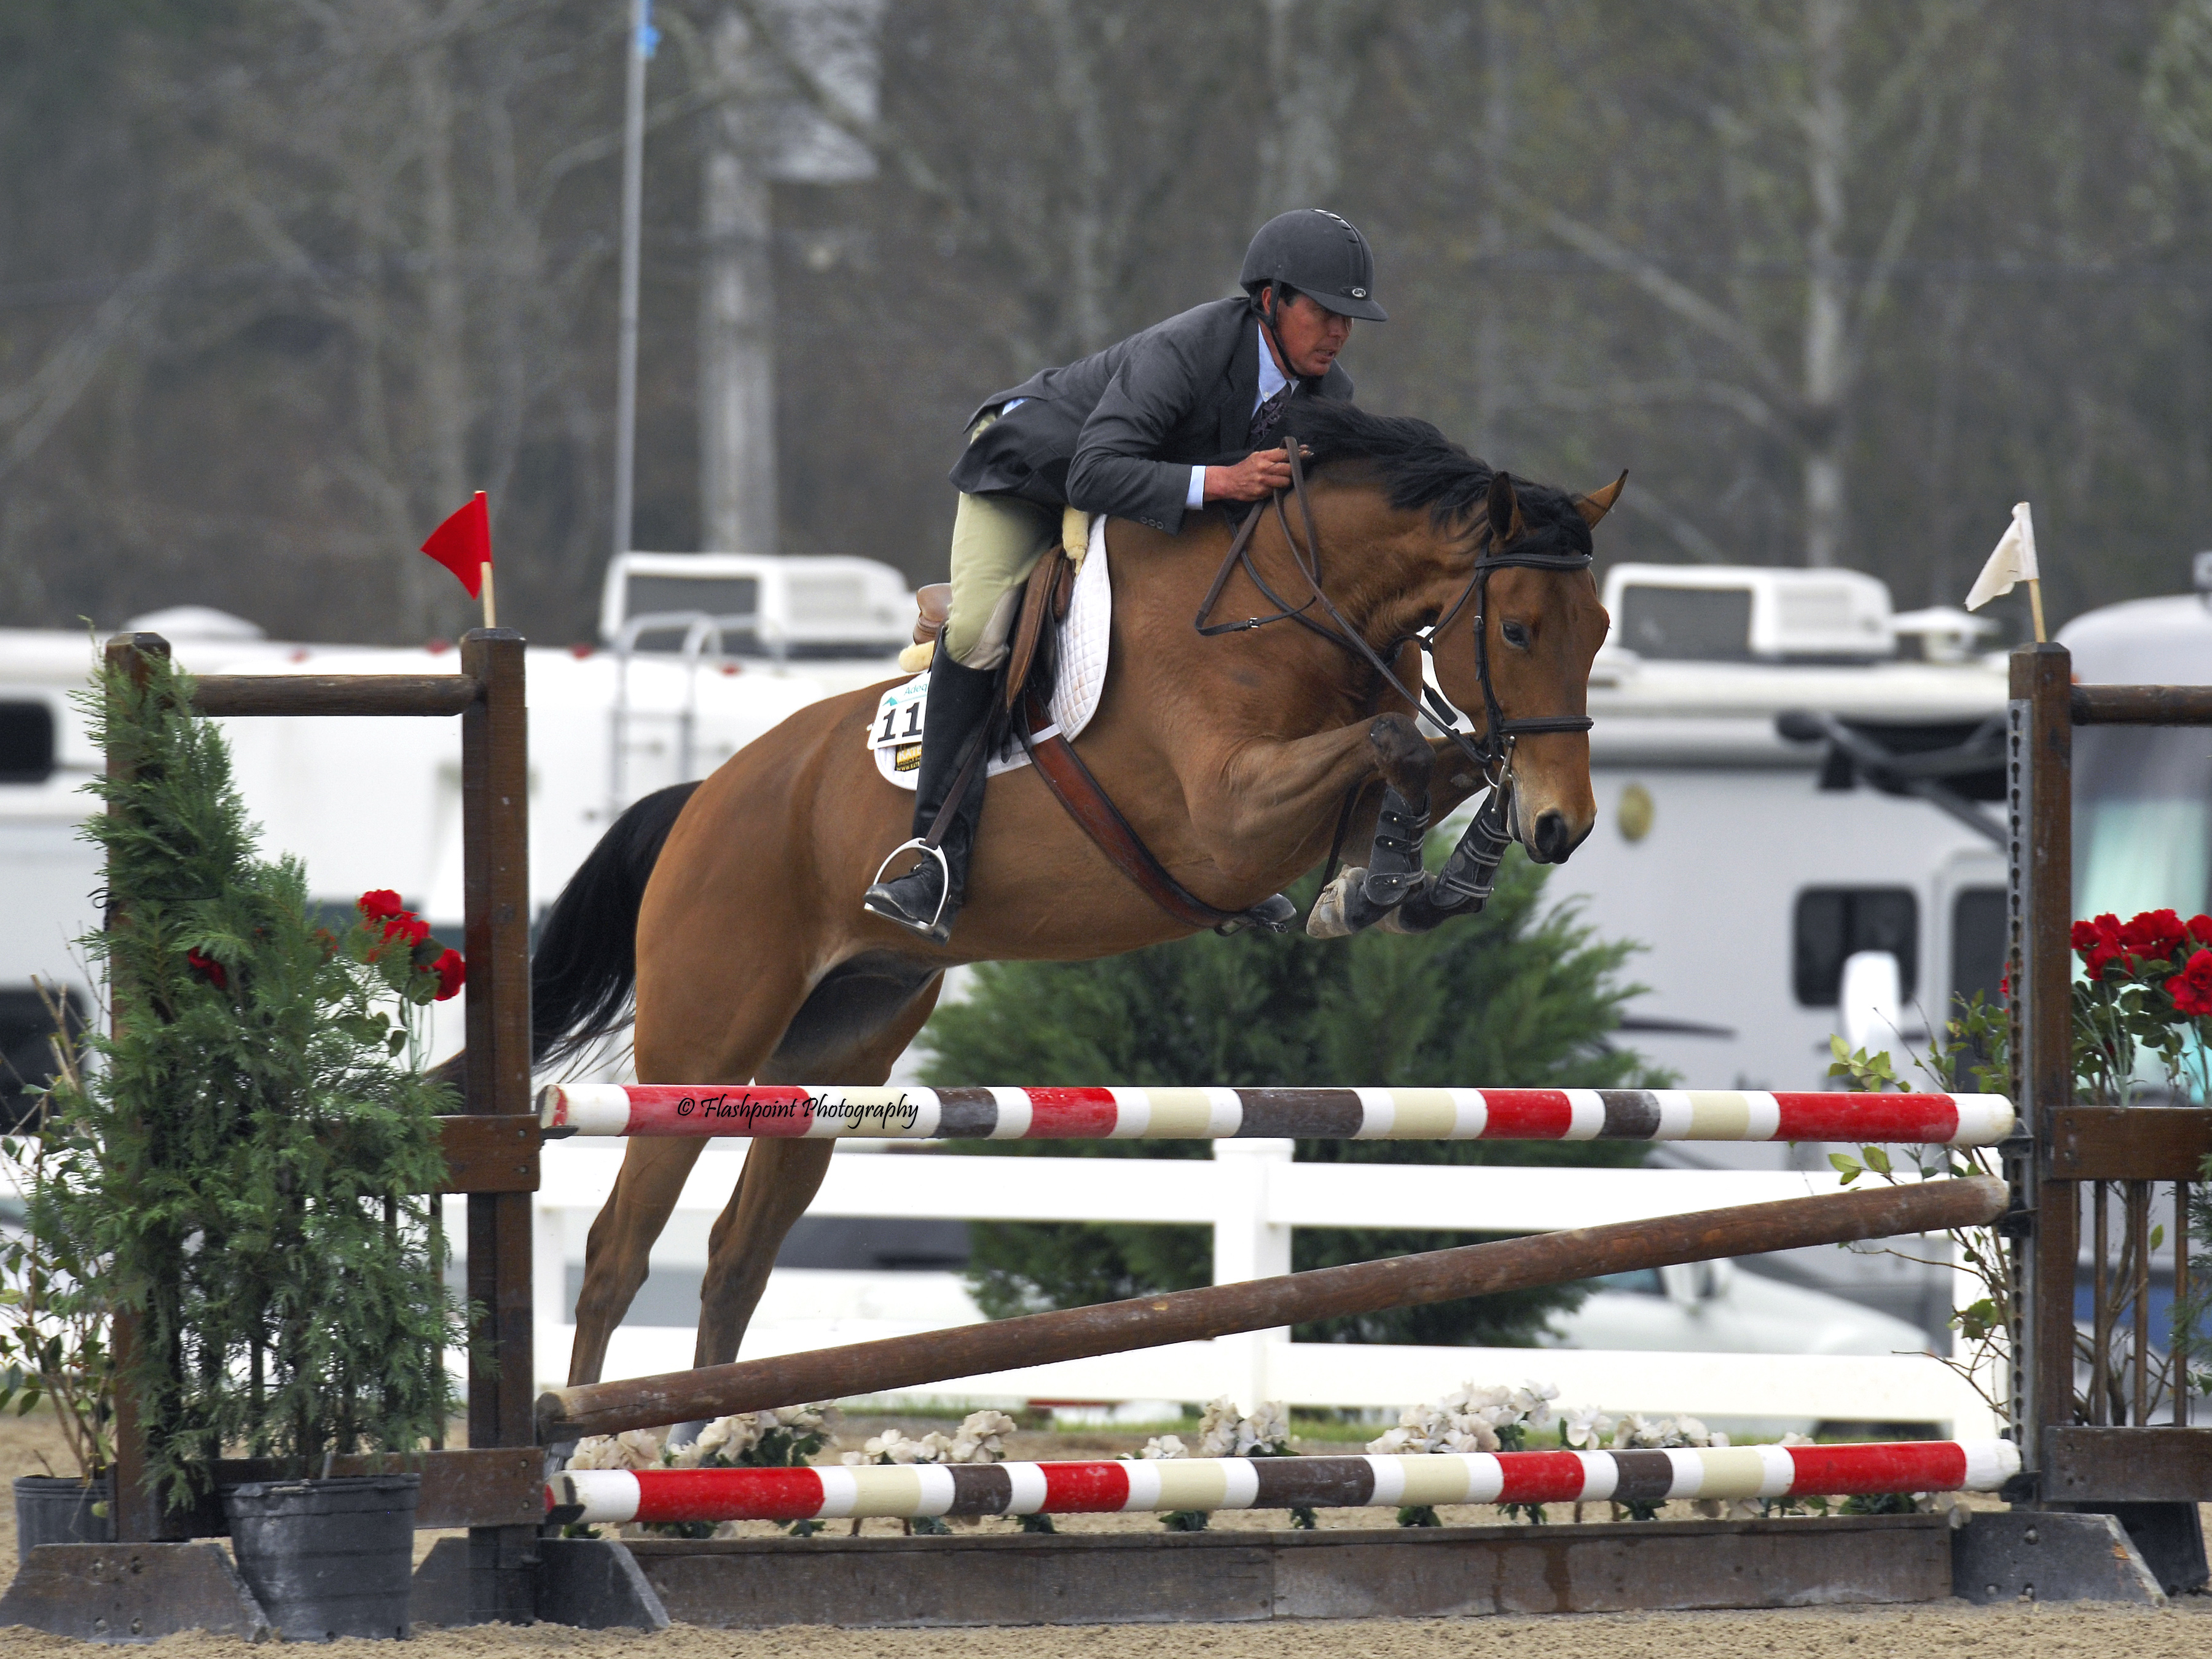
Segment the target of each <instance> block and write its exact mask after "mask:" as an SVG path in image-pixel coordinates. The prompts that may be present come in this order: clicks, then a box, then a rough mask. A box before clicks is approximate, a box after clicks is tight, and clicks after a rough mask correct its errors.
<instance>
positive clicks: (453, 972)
mask: <svg viewBox="0 0 2212 1659" xmlns="http://www.w3.org/2000/svg"><path fill="white" fill-rule="evenodd" d="M2201 954H2202V955H2203V956H2204V957H2207V958H2208V959H2212V951H2203V952H2202V953H2201ZM430 971H431V972H432V973H434V974H435V975H437V976H438V995H437V998H436V1000H438V1001H440V1002H443V1001H445V1000H447V998H448V997H451V996H453V995H455V994H458V993H459V990H460V988H461V981H464V980H465V979H466V978H467V977H468V964H467V963H464V962H463V961H462V960H461V953H460V952H459V951H456V950H454V949H453V948H452V947H451V946H450V945H448V946H447V950H446V954H445V955H443V956H441V957H439V958H438V959H437V960H436V961H435V962H434V963H431V964H430Z"/></svg>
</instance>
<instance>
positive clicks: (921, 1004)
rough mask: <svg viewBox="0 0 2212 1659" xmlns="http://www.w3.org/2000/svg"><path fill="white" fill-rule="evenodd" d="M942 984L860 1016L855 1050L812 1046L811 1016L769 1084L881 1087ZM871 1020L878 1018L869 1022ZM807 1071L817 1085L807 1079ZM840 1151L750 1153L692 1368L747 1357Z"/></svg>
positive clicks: (931, 981)
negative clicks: (759, 1316) (755, 1324)
mask: <svg viewBox="0 0 2212 1659" xmlns="http://www.w3.org/2000/svg"><path fill="white" fill-rule="evenodd" d="M943 983H944V981H942V980H940V979H939V978H938V977H937V976H936V975H935V974H934V973H932V974H930V975H929V976H928V977H927V980H926V981H925V982H922V983H921V984H919V985H916V986H912V987H910V988H909V989H908V991H907V994H905V995H904V996H903V997H902V998H901V999H900V1000H898V1001H897V1002H896V1004H895V1005H893V1006H889V1007H887V1008H880V1009H868V1010H865V1011H856V1012H861V1018H860V1020H858V1021H856V1022H855V1023H856V1024H860V1027H861V1029H860V1030H852V1029H851V1027H850V1026H848V1027H847V1033H848V1035H847V1036H846V1040H845V1041H843V1042H835V1043H834V1044H817V1043H816V1042H809V1041H808V1040H807V1036H806V1033H805V1030H804V1029H803V1028H804V1027H805V1025H806V1024H807V1021H806V1017H805V1014H804V1013H802V1015H801V1017H800V1018H799V1019H798V1020H795V1021H793V1031H792V1035H791V1036H788V1037H787V1038H786V1040H785V1049H781V1050H779V1051H778V1053H777V1054H776V1056H775V1059H774V1060H771V1061H770V1062H769V1065H768V1066H766V1067H764V1068H763V1071H762V1073H761V1079H760V1080H761V1081H762V1082H763V1083H771V1082H779V1081H782V1082H793V1083H799V1082H823V1081H825V1080H829V1079H835V1080H836V1081H837V1082H840V1083H842V1084H847V1085H851V1086H853V1087H855V1088H866V1087H870V1086H872V1085H876V1084H880V1083H882V1082H883V1081H884V1079H887V1078H888V1077H890V1074H891V1067H892V1066H893V1065H894V1064H896V1062H897V1060H898V1057H899V1056H900V1054H903V1053H904V1052H905V1051H906V1046H907V1044H908V1043H909V1042H912V1041H913V1040H914V1034H915V1032H916V1031H919V1030H921V1026H922V1022H923V1021H925V1020H927V1018H929V1014H930V1010H932V1009H933V1008H934V1007H935V1006H937V994H938V992H939V989H940V988H941V987H942V986H943ZM895 984H896V982H895V981H894V985H895ZM825 988H826V987H825ZM891 994H896V991H895V990H894V991H893V992H892V993H891ZM885 1000H888V998H886V999H885ZM868 1014H874V1015H875V1016H876V1017H875V1018H866V1016H867V1015H868ZM841 1023H842V1022H841ZM786 1050H788V1051H789V1052H786ZM802 1071H803V1072H805V1073H811V1075H807V1076H800V1075H799V1074H798V1073H799V1072H802ZM836 1144H837V1143H836V1141H834V1140H828V1139H823V1140H811V1139H810V1140H784V1139H756V1140H754V1142H753V1143H752V1145H751V1146H750V1147H749V1148H748V1149H747V1151H746V1152H745V1167H744V1173H743V1174H742V1175H741V1176H739V1177H738V1190H737V1191H736V1192H735V1193H733V1194H731V1197H730V1202H729V1207H728V1208H726V1209H725V1210H724V1211H723V1212H722V1213H721V1214H720V1216H719V1217H717V1218H715V1222H714V1231H712V1232H711V1233H709V1234H708V1247H707V1254H708V1263H707V1276H706V1279H705V1280H704V1282H703V1283H702V1285H700V1287H699V1341H698V1346H697V1348H696V1350H695V1352H694V1357H693V1359H692V1362H691V1363H692V1364H695V1365H724V1364H728V1363H729V1362H730V1361H732V1360H733V1359H735V1358H737V1357H738V1344H739V1343H741V1342H743V1341H744V1334H745V1327H746V1326H747V1325H749V1324H750V1323H751V1322H752V1316H753V1310H754V1309H755V1308H757V1306H759V1305H760V1299H761V1293H762V1292H763V1291H765V1290H766V1289H767V1288H768V1276H769V1270H770V1269H772V1268H773V1267H775V1253H776V1251H777V1249H780V1248H781V1245H782V1243H783V1240H784V1236H785V1235H786V1234H787V1233H788V1232H789V1231H791V1228H792V1224H793V1222H795V1221H797V1220H798V1219H799V1217H800V1216H801V1215H803V1214H805V1211H806V1206H808V1205H809V1204H810V1203H811V1202H812V1201H813V1200H814V1194H815V1192H816V1189H817V1188H819V1187H820V1186H821V1185H822V1177H823V1176H824V1175H825V1174H827V1173H828V1172H829V1155H830V1153H831V1152H832V1151H833V1150H834V1149H835V1148H836Z"/></svg>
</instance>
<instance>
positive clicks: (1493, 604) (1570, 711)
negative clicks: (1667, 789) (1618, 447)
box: [1434, 471, 1628, 864]
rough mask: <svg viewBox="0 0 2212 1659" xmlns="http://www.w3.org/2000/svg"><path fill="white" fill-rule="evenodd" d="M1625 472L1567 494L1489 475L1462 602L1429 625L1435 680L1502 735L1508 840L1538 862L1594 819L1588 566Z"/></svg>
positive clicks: (1600, 636) (1594, 632) (1596, 639)
mask: <svg viewBox="0 0 2212 1659" xmlns="http://www.w3.org/2000/svg"><path fill="white" fill-rule="evenodd" d="M1627 476H1628V475H1627V474H1626V473H1623V474H1622V475H1621V476H1620V477H1619V478H1617V479H1615V480H1614V481H1613V483H1610V484H1607V486H1605V488H1603V489H1597V490H1593V491H1592V492H1591V493H1590V494H1589V495H1577V496H1569V495H1566V494H1565V492H1564V491H1561V490H1558V489H1552V488H1550V487H1549V486H1547V485H1543V484H1532V483H1527V482H1525V481H1523V482H1521V483H1516V482H1515V481H1514V480H1513V479H1511V478H1510V477H1508V476H1507V475H1506V474H1505V473H1504V472H1502V471H1501V472H1494V473H1492V475H1491V478H1490V484H1489V488H1488V490H1487V491H1486V494H1485V495H1484V498H1483V501H1482V505H1481V512H1480V521H1479V522H1478V523H1477V524H1476V525H1475V526H1474V527H1473V528H1474V536H1473V550H1474V564H1473V566H1472V568H1467V570H1466V574H1465V576H1464V578H1463V580H1464V581H1465V583H1466V584H1467V585H1466V586H1464V587H1463V588H1462V590H1461V592H1462V600H1461V601H1460V602H1459V603H1457V604H1455V605H1453V606H1452V607H1450V608H1449V609H1448V610H1447V611H1445V612H1444V613H1443V614H1442V615H1441V616H1440V617H1439V619H1438V620H1439V624H1440V625H1439V626H1438V628H1437V630H1436V638H1435V648H1434V656H1435V661H1436V677H1437V688H1438V689H1439V690H1442V691H1443V694H1444V696H1447V697H1449V699H1450V700H1451V701H1452V702H1453V703H1454V704H1455V705H1456V706H1457V707H1458V708H1462V709H1464V710H1466V711H1467V713H1468V716H1469V718H1470V719H1471V720H1473V721H1474V725H1475V726H1476V727H1477V729H1478V730H1480V731H1482V732H1491V731H1492V727H1493V725H1495V726H1496V729H1497V731H1498V733H1499V734H1501V735H1500V737H1499V738H1498V741H1499V742H1501V743H1502V744H1503V746H1504V756H1505V769H1506V771H1507V773H1508V774H1509V775H1510V777H1511V779H1512V784H1513V797H1512V802H1513V817H1512V830H1513V837H1514V839H1515V840H1516V841H1518V842H1520V843H1521V844H1522V846H1523V847H1525V848H1528V854H1529V856H1530V857H1531V858H1534V860H1537V861H1538V862H1539V863H1542V864H1559V863H1563V862H1565V860H1566V857H1567V855H1568V854H1570V853H1571V852H1573V851H1574V850H1575V848H1577V847H1579V846H1581V845H1582V843H1583V837H1585V836H1588V835H1589V832H1590V826H1591V825H1592V824H1593V823H1595V822H1596V818H1597V801H1596V799H1595V795H1594V794H1593V793H1592V792H1591V788H1590V775H1589V754H1590V750H1589V726H1588V724H1587V720H1586V719H1585V717H1586V716H1587V714H1588V712H1589V673H1590V663H1591V661H1592V659H1594V658H1595V656H1596V655H1597V649H1598V647H1599V646H1601V645H1602V644H1603V643H1604V642H1605V635H1606V629H1607V625H1608V618H1607V616H1606V613H1605V607H1604V606H1603V605H1600V604H1599V603H1598V597H1597V582H1596V579H1595V577H1594V576H1593V575H1592V574H1591V573H1590V568H1589V561H1590V555H1591V546H1590V531H1591V530H1592V528H1594V527H1595V525H1596V524H1597V521H1598V520H1600V519H1602V518H1603V517H1604V516H1605V515H1606V513H1607V511H1608V510H1609V509H1610V508H1611V507H1612V506H1613V502H1614V501H1616V500H1617V499H1618V498H1619V497H1620V490H1621V486H1622V484H1623V483H1626V479H1627ZM1463 568H1464V567H1463Z"/></svg>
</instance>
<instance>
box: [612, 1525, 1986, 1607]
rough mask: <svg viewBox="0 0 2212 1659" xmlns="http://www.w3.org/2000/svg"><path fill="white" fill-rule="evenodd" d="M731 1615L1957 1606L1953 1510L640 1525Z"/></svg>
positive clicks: (688, 1596) (657, 1569) (672, 1595)
mask: <svg viewBox="0 0 2212 1659" xmlns="http://www.w3.org/2000/svg"><path fill="white" fill-rule="evenodd" d="M629 1549H630V1550H631V1552H632V1553H634V1554H635V1556H636V1558H637V1563H638V1565H639V1566H640V1567H641V1568H642V1569H643V1571H644V1574H645V1577H646V1581H647V1583H650V1584H651V1585H652V1586H653V1589H654V1590H655V1591H657V1592H658V1593H659V1599H660V1601H661V1603H662V1605H663V1606H664V1607H666V1608H667V1611H668V1616H669V1618H671V1620H675V1621H676V1622H678V1623H679V1624H690V1625H700V1626H710V1627H714V1628H717V1629H724V1630H759V1629H765V1628H769V1627H771V1626H777V1625H842V1626H848V1627H855V1628H860V1627H880V1626H954V1625H1115V1624H1165V1623H1173V1622H1222V1623H1232V1622H1248V1621H1251V1620H1269V1619H1396V1618H1437V1617H1464V1616H1468V1615H1475V1614H1482V1613H1616V1612H1659V1611H1670V1610H1674V1609H1690V1608H1700V1607H1721V1608H1729V1607H1733V1608H1753V1607H1820V1606H1834V1605H1850V1604H1854V1603H1882V1602H1909V1601H1941V1600H1942V1599H1943V1598H1944V1597H1946V1596H1948V1595H1950V1594H1951V1535H1950V1529H1949V1526H1948V1522H1946V1521H1945V1519H1944V1518H1943V1517H1942V1516H1920V1515H1903V1516H1846V1517H1843V1518H1839V1519H1832V1520H1812V1519H1805V1520H1791V1521H1710V1522H1703V1521H1701V1522H1654V1523H1650V1524H1636V1523H1624V1524H1613V1523H1607V1524H1605V1525H1601V1526H1579V1527H1578V1526H1547V1527H1526V1526H1513V1527H1443V1528H1387V1529H1376V1530H1372V1531H1369V1530H1359V1531H1352V1530H1349V1529H1346V1530H1341V1531H1339V1530H1329V1531H1322V1532H1228V1531H1221V1532H1202V1533H1166V1532H1163V1533H1159V1534H1126V1533H1107V1534H1097V1533H1093V1534H1061V1535H1060V1536H1057V1537H1044V1536H1040V1535H1036V1534H1018V1533H1016V1534H981V1535H969V1536H957V1537H952V1538H823V1537H815V1538H811V1539H795V1538H793V1539H787V1538H762V1539H738V1540H728V1541H704V1542H699V1543H690V1542H682V1541H672V1540H671V1541H659V1540H654V1541H642V1540H632V1541H629Z"/></svg>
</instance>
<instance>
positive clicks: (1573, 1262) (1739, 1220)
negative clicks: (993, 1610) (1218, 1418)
mask: <svg viewBox="0 0 2212 1659" xmlns="http://www.w3.org/2000/svg"><path fill="white" fill-rule="evenodd" d="M2006 1199H2007V1192H2006V1188H2005V1183H2004V1182H2002V1181H1998V1180H1996V1179H1993V1178H1990V1177H1986V1176H1976V1177H1972V1178H1969V1179H1966V1180H1952V1181H1929V1182H1919V1183H1917V1185H1911V1186H1900V1187H1883V1188H1875V1189H1872V1190H1870V1191H1863V1192H1850V1193H1838V1194H1829V1195H1826V1196H1823V1197H1820V1198H1793V1199H1785V1200H1781V1201H1779V1202H1777V1203H1771V1204H1743V1205H1737V1206H1733V1207H1731V1208H1729V1209H1722V1210H1701V1211H1694V1212H1691V1213H1690V1214H1687V1215H1675V1216H1662V1217H1660V1218H1656V1219H1654V1220H1650V1221H1630V1222H1621V1223H1619V1224H1616V1225H1612V1226H1606V1227H1583V1228H1577V1229H1575V1230H1572V1231H1565V1232H1556V1233H1542V1234H1538V1235H1536V1236H1535V1237H1528V1238H1512V1239H1505V1240H1503V1241H1501V1242H1499V1243H1491V1244H1468V1245H1462V1247H1460V1248H1459V1249H1451V1250H1431V1251H1427V1252H1424V1253H1422V1254H1419V1255H1402V1256H1395V1257H1391V1258H1388V1259H1386V1260H1383V1261H1361V1262H1354V1263H1352V1264H1350V1265H1348V1266H1346V1267H1323V1268H1320V1269H1318V1270H1316V1271H1314V1272H1310V1273H1285V1274H1282V1275H1280V1276H1279V1277H1276V1278H1272V1279H1246V1280H1244V1281H1243V1282H1241V1283H1237V1284H1230V1285H1209V1286H1207V1287H1206V1288H1205V1289H1203V1290H1195V1291H1172V1292H1169V1293H1167V1294H1164V1295H1159V1296H1147V1297H1135V1298H1133V1299H1132V1300H1129V1301H1126V1302H1107V1303H1102V1304H1098V1305H1097V1306H1095V1307H1088V1308H1067V1309H1061V1310H1056V1311H1054V1312H1051V1313H1037V1314H1027V1315H1024V1316H1021V1317H1018V1318H1014V1319H1001V1320H996V1321H993V1322H988V1323H985V1324H980V1325H962V1326H956V1327H954V1328H951V1329H949V1330H940V1331H925V1332H922V1333H921V1334H918V1335H914V1336H900V1337H890V1338H885V1339H884V1340H879V1341H875V1342H856V1343H853V1344H850V1345H848V1346H845V1347H841V1348H821V1349H817V1350H815V1351H813V1352H808V1353H793V1354H780V1355H777V1356H775V1357H773V1358H766V1359H751V1360H742V1361H739V1362H738V1363H737V1364H730V1365H708V1366H703V1367H702V1368H700V1369H698V1370H689V1371H675V1372H671V1373H668V1374H666V1375H664V1376H643V1377H635V1378H630V1379H628V1380H624V1381H620V1382H613V1383H579V1384H574V1385H572V1386H571V1387H568V1388H565V1389H549V1390H548V1391H547V1392H546V1393H544V1394H543V1395H539V1396H538V1431H539V1434H540V1435H541V1436H542V1437H544V1438H545V1439H547V1440H550V1441H559V1440H563V1439H568V1438H573V1437H577V1436H580V1435H586V1434H615V1433H618V1432H620V1431H623V1430H625V1429H641V1428H652V1427H656V1426H659V1425H662V1424H668V1423H683V1422H690V1421H694V1420H696V1419H705V1418H714V1417H720V1416H723V1415H725V1414H726V1413H731V1412H744V1411H760V1410H763V1409H766V1408H769V1407H777V1406H791V1405H797V1404H799V1403H801V1402H803V1401H811V1400H837V1399H842V1398H845V1397H847V1396H849V1395H872V1394H883V1393H887V1392H890V1390H892V1389H901V1388H910V1387H914V1386H915V1385H917V1384H921V1383H941V1382H945V1381H947V1380H948V1379H951V1378H954V1377H961V1376H975V1375H977V1374H979V1373H981V1372H986V1371H994V1370H1009V1369H1012V1368H1014V1367H1017V1366H1025V1365H1042V1364H1050V1363H1052V1362H1054V1361H1055V1360H1062V1359H1088V1358H1092V1357H1093V1356H1096V1355H1098V1354H1108V1353H1126V1352H1130V1351H1131V1350H1133V1349H1138V1348H1155V1347H1161V1346H1165V1345H1167V1344H1169V1343H1171V1342H1186V1341H1194V1340H1200V1339H1204V1338H1208V1337H1216V1336H1228V1335H1231V1334H1235V1333H1237V1332H1239V1331H1261V1330H1267V1329H1270V1328H1273V1327H1275V1326H1278V1325H1297V1324H1303V1323H1304V1322H1307V1321H1309V1320H1315V1319H1332V1318H1339V1317H1342V1316H1346V1315H1349V1314H1363V1313H1376V1312H1379V1311H1381V1310H1383V1309H1385V1308H1407V1307H1419V1306H1421V1305H1423V1304H1427V1303H1431V1302H1450V1301H1454V1300H1456V1299H1457V1298H1459V1297H1467V1296H1487V1295H1491V1294H1493V1293H1495V1292H1497V1291H1509V1290H1522V1289H1526V1288H1528V1287H1529V1286H1532V1285H1559V1284H1565V1283H1568V1282H1570V1281H1571V1280H1574V1279H1593V1278H1596V1277H1597V1276H1599V1275H1600V1274H1603V1273H1627V1272H1632V1271H1633V1270H1636V1269H1638V1268H1643V1267H1670V1266H1673V1265H1674V1264H1676V1263H1678V1262H1685V1261H1712V1260H1714V1259H1715V1258H1717V1257H1720V1256H1735V1255H1757V1254H1759V1253H1760V1252H1761V1251H1766V1250H1787V1249H1798V1248H1800V1247H1802V1246H1804V1245H1808V1244H1841V1243H1850V1242H1851V1241H1852V1240H1855V1239H1862V1238H1892V1237H1896V1236H1898V1235H1899V1234H1901V1233H1922V1232H1941V1231H1945V1230H1947V1229H1948V1228H1952V1227H1972V1226H1981V1225H1986V1224H1988V1223H1990V1222H1992V1221H1995V1220H1996V1218H1998V1217H1999V1216H2001V1215H2002V1214H2003V1213H2004V1212H2005V1208H2006Z"/></svg>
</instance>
